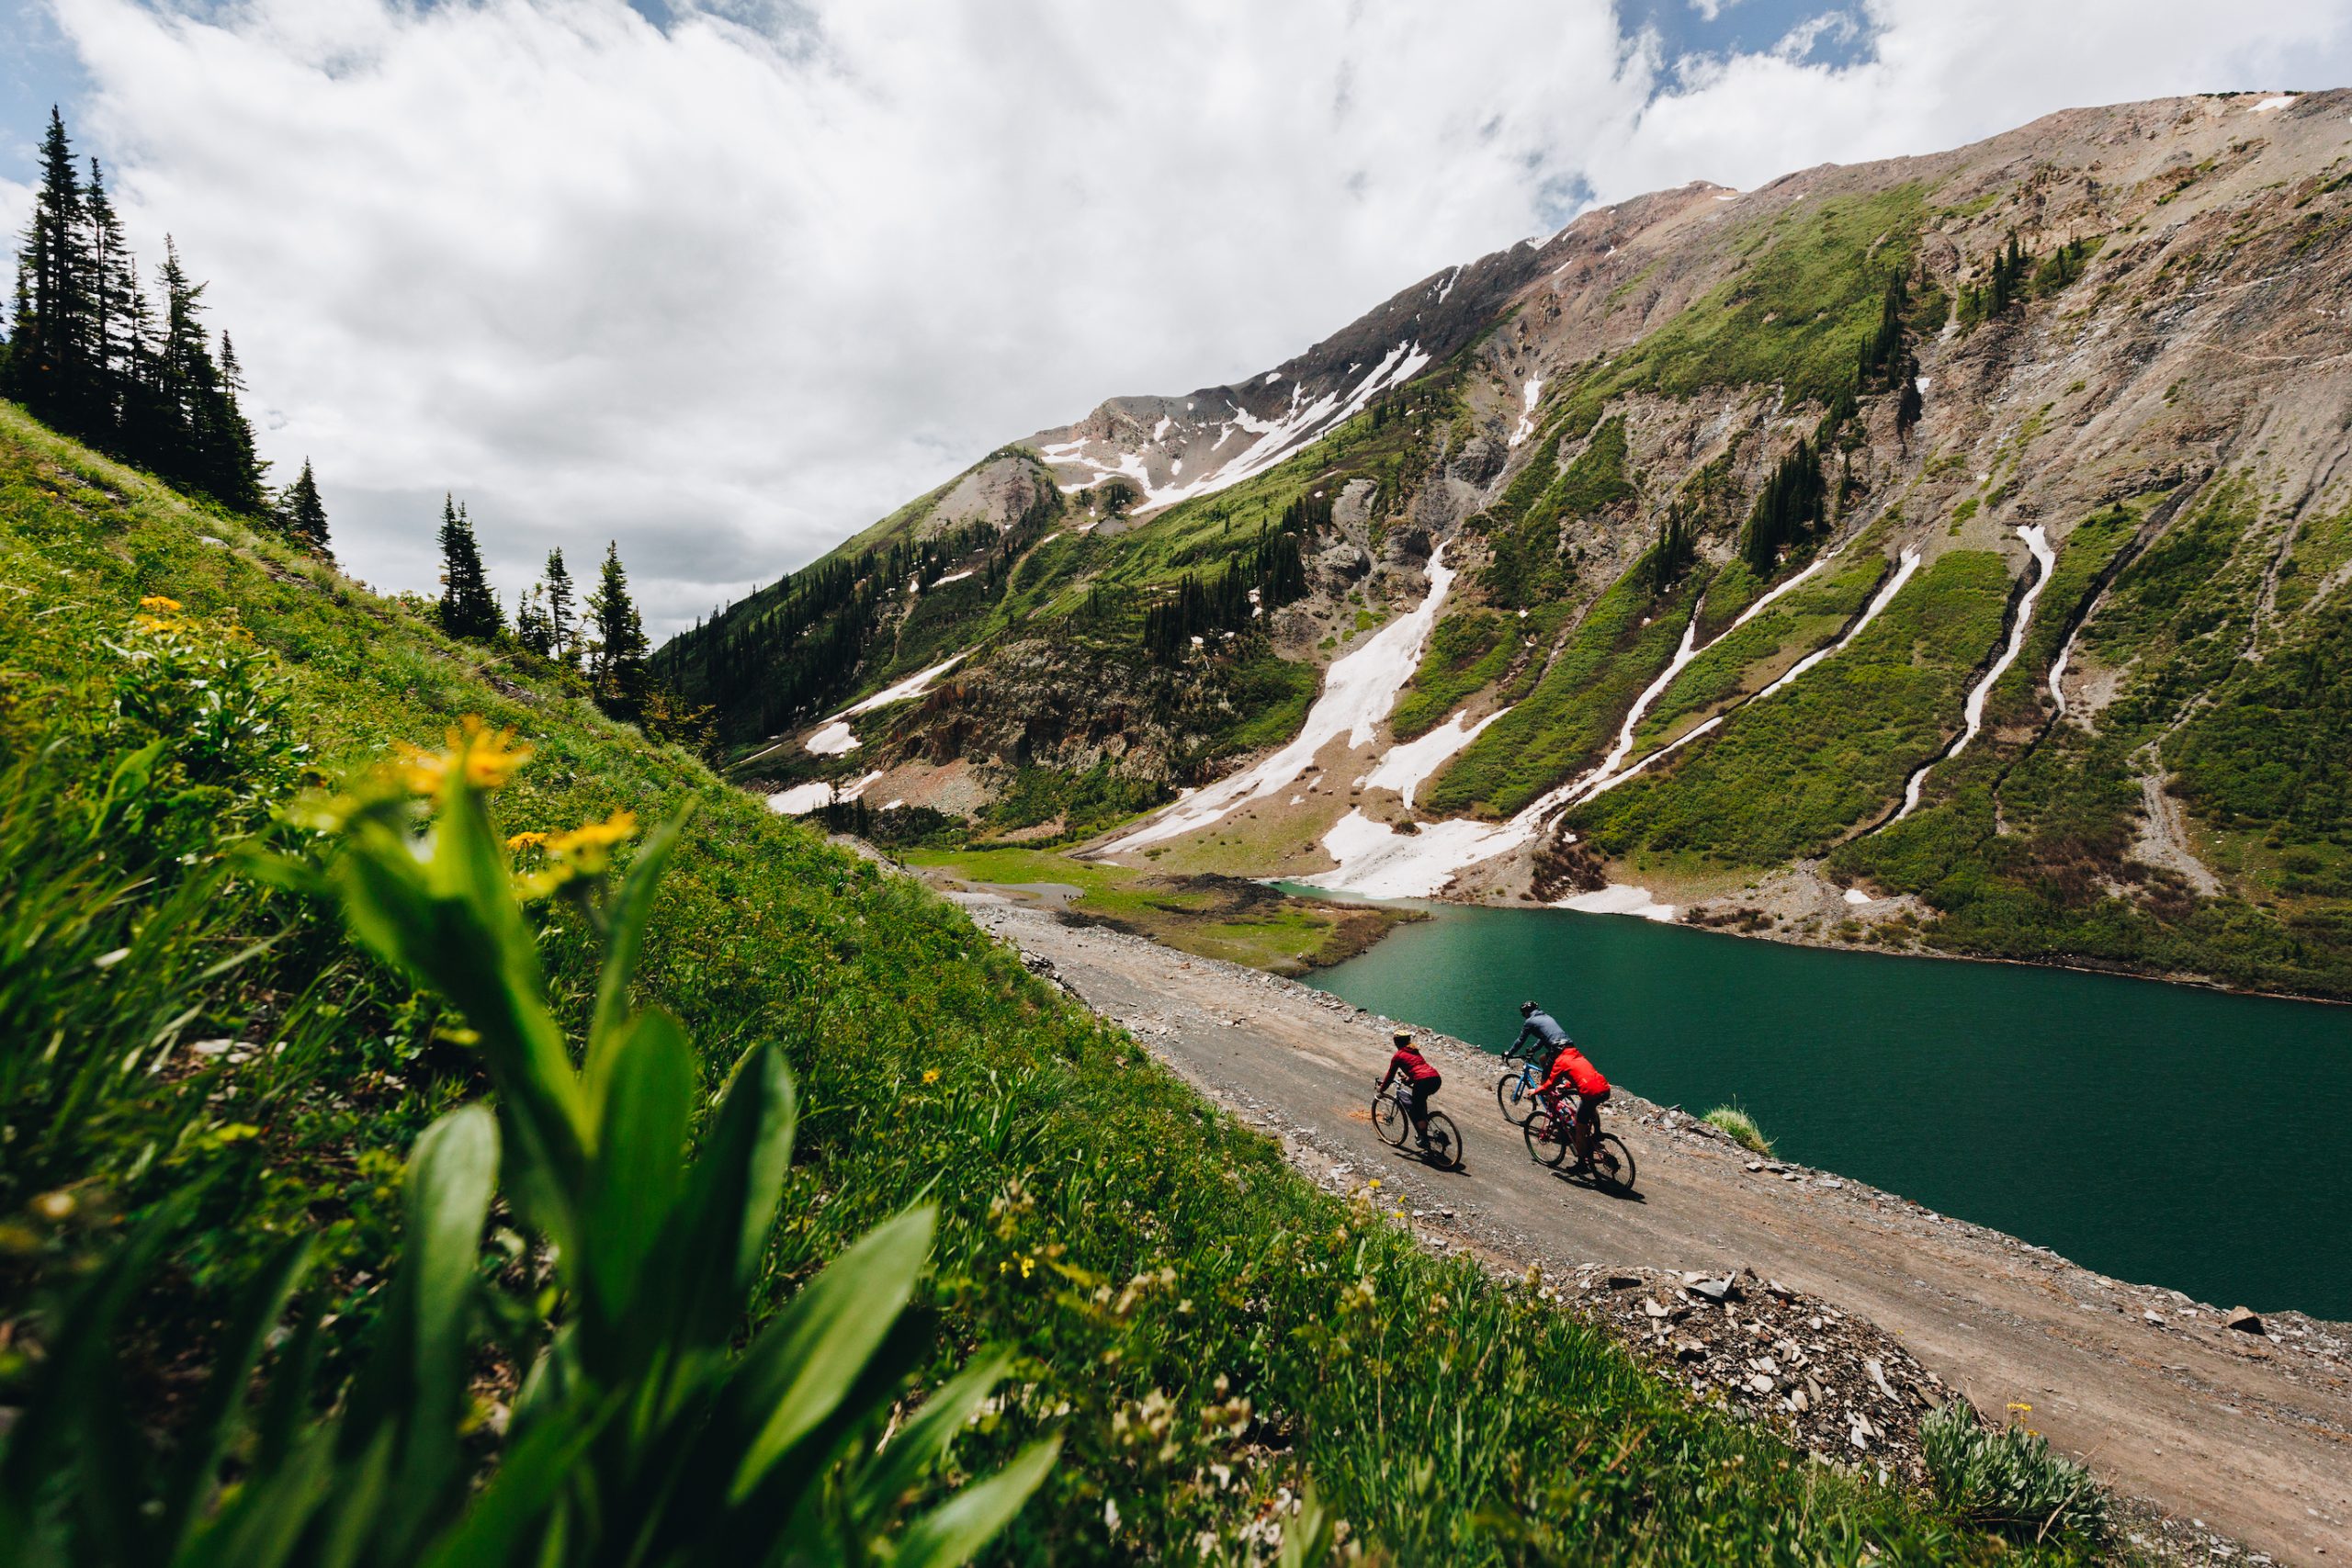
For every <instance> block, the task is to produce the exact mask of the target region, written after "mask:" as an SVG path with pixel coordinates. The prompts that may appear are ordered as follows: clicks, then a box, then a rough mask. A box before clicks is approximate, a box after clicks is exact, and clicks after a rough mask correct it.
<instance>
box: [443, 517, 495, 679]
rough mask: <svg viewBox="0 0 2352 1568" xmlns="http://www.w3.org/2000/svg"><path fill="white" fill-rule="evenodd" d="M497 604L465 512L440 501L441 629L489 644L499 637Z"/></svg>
mask: <svg viewBox="0 0 2352 1568" xmlns="http://www.w3.org/2000/svg"><path fill="white" fill-rule="evenodd" d="M498 628H499V614H498V601H497V600H496V599H494V598H492V596H491V592H490V579H489V576H488V575H487V574H486V573H484V572H483V570H482V566H481V547H479V546H477V545H476V544H475V543H474V525H473V522H472V520H471V519H469V517H467V515H466V509H465V508H464V507H463V506H460V505H458V503H457V502H456V501H455V500H454V499H452V498H451V497H449V496H446V495H445V496H443V497H442V498H441V629H442V630H443V631H445V632H447V633H448V634H449V635H450V636H451V637H469V638H471V639H472V640H474V641H476V642H488V641H489V640H490V639H491V638H492V637H496V636H497V635H498Z"/></svg>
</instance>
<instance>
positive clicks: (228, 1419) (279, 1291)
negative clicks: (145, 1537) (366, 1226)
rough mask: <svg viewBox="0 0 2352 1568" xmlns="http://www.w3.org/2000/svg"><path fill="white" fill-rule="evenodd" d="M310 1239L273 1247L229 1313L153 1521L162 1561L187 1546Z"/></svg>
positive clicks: (304, 1263) (304, 1261) (306, 1261)
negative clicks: (198, 1511)
mask: <svg viewBox="0 0 2352 1568" xmlns="http://www.w3.org/2000/svg"><path fill="white" fill-rule="evenodd" d="M310 1261H311V1238H310V1237H309V1236H307V1235H305V1236H296V1237H294V1238H293V1239H292V1240H290V1241H288V1242H287V1243H285V1244H284V1245H283V1246H281V1247H278V1249H277V1253H276V1254H275V1255H273V1256H272V1257H271V1258H270V1259H269V1261H268V1262H267V1263H266V1264H264V1265H263V1266H262V1269H261V1270H260V1272H259V1273H257V1274H255V1275H254V1279H253V1282H252V1283H251V1284H249V1285H248V1286H247V1287H246V1288H245V1291H244V1292H243V1295H242V1296H241V1297H240V1298H239V1300H238V1302H237V1305H236V1308H235V1310H234V1311H233V1312H232V1313H231V1314H230V1317H229V1331H228V1333H227V1334H226V1335H224V1336H223V1337H222V1338H221V1341H220V1350H221V1354H220V1358H219V1359H217V1360H216V1361H215V1362H214V1363H213V1367H212V1373H211V1376H210V1377H209V1378H208V1379H207V1380H206V1381H205V1385H204V1395H203V1397H202V1399H201V1400H199V1401H198V1404H197V1409H196V1414H195V1416H194V1417H193V1418H192V1419H191V1420H190V1421H189V1422H188V1424H187V1427H186V1428H185V1429H184V1430H183V1431H182V1432H181V1433H180V1438H179V1443H180V1451H179V1458H178V1461H177V1462H176V1463H175V1465H174V1466H173V1468H172V1474H171V1479H170V1481H169V1482H168V1483H166V1485H165V1486H164V1496H163V1499H162V1502H163V1511H162V1514H161V1516H160V1517H159V1518H158V1519H157V1521H156V1540H157V1543H158V1545H159V1547H160V1548H161V1554H162V1555H164V1556H167V1557H168V1556H174V1555H176V1554H177V1553H178V1551H179V1550H180V1548H181V1546H182V1545H183V1544H184V1543H185V1542H186V1541H187V1536H188V1531H189V1529H190V1527H191V1526H192V1525H193V1524H194V1522H195V1519H196V1517H197V1509H198V1506H199V1505H201V1504H202V1503H203V1501H204V1498H205V1495H206V1494H207V1493H208V1492H209V1490H210V1489H211V1485H212V1480H213V1476H214V1474H215V1472H218V1471H219V1469H220V1456H221V1455H222V1454H223V1453H225V1452H226V1451H227V1450H228V1447H229V1443H230V1441H231V1439H232V1438H234V1436H235V1435H236V1430H237V1426H238V1421H237V1416H238V1412H239V1411H240V1410H241V1409H242V1408H243V1404H244V1398H245V1389H246V1386H247V1385H248V1384H249V1383H251V1382H252V1381H253V1374H254V1366H255V1365H256V1364H257V1363H259V1361H260V1360H261V1353H262V1350H263V1348H264V1347H265V1346H266V1345H267V1343H268V1341H269V1331H270V1330H271V1329H272V1328H273V1327H275V1326H276V1325H277V1319H278V1316H279V1314H282V1313H283V1312H284V1311H285V1309H286V1299H287V1298H288V1296H290V1295H291V1294H293V1292H294V1286H295V1284H296V1282H297V1281H298V1280H300V1279H301V1277H302V1272H303V1270H304V1269H307V1268H308V1267H309V1266H310Z"/></svg>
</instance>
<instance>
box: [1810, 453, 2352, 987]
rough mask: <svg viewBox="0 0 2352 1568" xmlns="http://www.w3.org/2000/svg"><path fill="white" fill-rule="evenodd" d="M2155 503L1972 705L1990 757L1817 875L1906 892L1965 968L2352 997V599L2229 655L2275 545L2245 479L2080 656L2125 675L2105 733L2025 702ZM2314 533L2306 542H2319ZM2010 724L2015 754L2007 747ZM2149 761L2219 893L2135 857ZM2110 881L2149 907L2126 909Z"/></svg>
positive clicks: (2104, 536) (2099, 539)
mask: <svg viewBox="0 0 2352 1568" xmlns="http://www.w3.org/2000/svg"><path fill="white" fill-rule="evenodd" d="M2153 500H2154V498H2153V497H2144V498H2142V499H2141V500H2140V501H2139V502H2132V503H2128V504H2126V505H2124V506H2121V507H2118V508H2114V509H2111V510H2109V511H2108V512H2105V513H2100V514H2098V515H2097V516H2094V517H2092V518H2088V519H2086V520H2085V521H2083V522H2081V523H2079V524H2077V525H2075V528H2074V529H2073V530H2072V531H2071V532H2070V533H2069V535H2068V536H2067V537H2066V539H2065V540H2064V544H2063V545H2062V547H2061V548H2060V550H2059V555H2058V564H2057V568H2056V570H2055V572H2054V574H2053V576H2052V581H2051V585H2050V588H2049V589H2048V590H2047V591H2046V592H2045V593H2044V594H2043V596H2042V601H2041V604H2040V605H2038V606H2037V607H2036V611H2035V615H2034V622H2033V625H2032V626H2030V627H2029V628H2028V634H2027V641H2026V647H2025V651H2024V654H2023V656H2022V657H2020V658H2019V660H2018V665H2017V667H2016V668H2014V669H2013V670H2011V671H2010V672H2009V673H2008V674H2007V675H2006V676H2004V677H2003V679H2002V681H2001V683H2000V685H1999V686H1998V687H1996V689H1995V691H1994V692H1993V694H1992V695H1991V697H1990V699H1989V701H1988V702H1987V704H1986V709H1985V711H1986V717H1987V721H1988V734H1987V737H1986V740H1985V744H1984V745H1983V746H1981V747H1980V748H1978V749H1976V750H1972V751H1971V752H1970V753H1968V754H1967V755H1964V756H1963V757H1962V758H1961V759H1960V760H1959V761H1957V762H1956V763H1952V764H1948V765H1946V766H1945V767H1942V768H1939V769H1938V770H1937V773H1936V774H1935V776H1934V777H1933V778H1932V780H1931V783H1930V785H1929V788H1928V793H1927V795H1926V797H1925V801H1924V804H1923V806H1922V807H1921V809H1920V810H1919V811H1918V812H1917V813H1915V814H1914V815H1913V816H1912V817H1911V818H1909V819H1908V820H1906V821H1904V822H1902V823H1899V824H1895V825H1894V826H1891V827H1889V828H1887V829H1883V830H1882V831H1880V832H1877V833H1873V834H1871V836H1870V837H1868V838H1866V839H1862V840H1857V841H1855V842H1853V843H1849V844H1847V845H1845V846H1843V847H1842V848H1840V849H1839V850H1838V852H1836V854H1835V855H1834V856H1833V857H1832V858H1831V861H1830V865H1831V869H1832V870H1833V871H1834V872H1835V873H1837V874H1839V875H1841V876H1847V877H1858V878H1867V879H1868V880H1870V881H1871V882H1872V883H1873V884H1875V885H1877V886H1882V887H1885V888H1888V889H1890V890H1893V891H1897V892H1906V893H1916V894H1918V895H1920V896H1921V897H1924V898H1926V899H1927V900H1928V902H1929V903H1930V904H1932V905H1933V906H1934V908H1936V909H1937V910H1938V911H1939V916H1938V918H1937V919H1934V920H1933V921H1931V922H1930V923H1929V924H1928V926H1926V927H1925V928H1924V935H1925V936H1926V938H1927V939H1928V941H1929V942H1933V943H1934V944H1936V945H1938V946H1942V947H1946V948H1950V949H1952V950H1955V951H1959V952H1963V953H1986V954H1992V955H1996V956H2000V957H2006V958H2023V959H2034V960H2039V961H2042V962H2050V961H2057V962H2064V963H2073V964H2107V965H2119V966H2125V967H2130V968H2133V969H2138V970H2143V971H2146V970H2154V971H2156V972H2159V973H2170V974H2189V975H2205V976H2212V977H2214V978H2216V979H2220V980H2222V981H2225V982H2227V983H2229V984H2232V985H2238V986H2246V987H2261V988H2266V989H2277V990H2290V991H2296V992H2302V993H2307V994H2313V995H2319V996H2333V997H2352V803H2347V802H2346V798H2345V795H2344V793H2343V779H2344V776H2345V775H2344V765H2343V763H2344V758H2345V757H2346V755H2347V748H2348V747H2352V741H2348V740H2347V739H2346V738H2347V734H2352V731H2348V730H2347V728H2346V727H2347V723H2352V712H2347V705H2346V691H2347V686H2346V679H2345V675H2344V670H2345V665H2344V662H2343V661H2344V659H2345V657H2346V648H2347V646H2352V602H2347V601H2346V599H2345V598H2344V597H2343V595H2342V594H2341V593H2340V592H2339V593H2338V594H2336V595H2335V597H2333V598H2332V599H2330V600H2328V601H2325V602H2323V603H2321V604H2317V605H2315V606H2312V607H2311V608H2309V609H2308V610H2307V611H2305V612H2304V613H2303V614H2301V615H2299V616H2298V617H2297V618H2296V619H2295V620H2293V621H2290V622H2289V623H2287V625H2286V630H2285V631H2284V632H2283V633H2282V634H2281V640H2280V641H2279V642H2278V645H2277V646H2275V647H2271V648H2267V649H2266V650H2265V653H2264V657H2263V659H2262V660H2261V662H2259V663H2255V662H2251V661H2245V660H2241V658H2240V654H2241V653H2242V651H2243V650H2244V649H2245V645H2246V638H2247V630H2246V628H2247V624H2248V620H2249V618H2250V616H2251V615H2252V614H2253V608H2254V604H2255V603H2256V597H2257V594H2258V592H2259V588H2260V583H2261V578H2262V569H2263V562H2264V560H2265V559H2266V558H2267V552H2268V551H2269V549H2270V545H2269V544H2267V542H2266V541H2265V540H2264V538H2263V537H2262V536H2261V535H2260V533H2259V532H2258V531H2256V530H2255V529H2254V527H2253V525H2254V524H2255V522H2256V496H2255V494H2254V492H2253V491H2252V490H2251V488H2250V487H2249V486H2248V485H2246V484H2245V483H2244V482H2243V481H2241V480H2237V479H2222V480H2219V481H2217V482H2215V483H2214V484H2213V485H2211V487H2210V488H2209V490H2208V491H2207V492H2206V493H2205V494H2203V495H2201V496H2199V497H2196V498H2194V499H2193V500H2192V501H2191V502H2189V503H2188V505H2187V506H2185V507H2184V509H2183V512H2182V514H2181V515H2180V516H2179V518H2178V519H2177V520H2176V521H2175V522H2173V523H2172V524H2171V525H2170V526H2169V527H2168V528H2166V529H2165V531H2164V532H2163V533H2161V534H2160V535H2159V536H2157V537H2156V538H2155V540H2154V542H2153V543H2152V544H2150V545H2149V546H2148V547H2147V548H2146V549H2145V550H2143V552H2142V553H2140V554H2139V555H2138V556H2136V557H2133V558H2130V559H2129V560H2128V561H2127V562H2126V564H2124V565H2123V566H2122V568H2121V570H2119V571H2116V572H2115V573H2114V577H2113V584H2112V587H2111V588H2109V590H2108V591H2107V592H2106V595H2105V597H2104V598H2103V599H2101V600H2100V602H2099V604H2098V609H2097V611H2096V614H2095V615H2093V617H2092V619H2091V620H2090V622H2089V623H2088V625H2087V626H2086V627H2085V628H2084V631H2083V635H2082V637H2081V638H2080V642H2079V645H2078V647H2079V649H2080V652H2079V653H2078V657H2079V658H2081V659H2083V660H2093V661H2097V663H2098V664H2099V665H2101V666H2104V667H2105V668H2106V669H2108V670H2109V671H2113V672H2114V673H2115V676H2116V679H2117V680H2118V681H2119V682H2120V684H2119V689H2118V691H2117V694H2116V697H2115V700H2114V701H2113V702H2112V703H2111V704H2110V705H2108V706H2107V707H2106V708H2105V709H2103V710H2102V711H2101V712H2100V713H2099V715H2098V722H2097V727H2096V728H2095V729H2085V728H2081V727H2078V726H2076V725H2074V724H2058V725H2052V726H2048V727H2046V728H2045V727H2044V724H2043V716H2042V712H2041V706H2040V702H2041V699H2040V697H2039V695H2038V687H2039V684H2040V682H2042V681H2044V680H2046V678H2047V673H2048V670H2049V666H2050V661H2051V660H2052V658H2054V657H2055V655H2056V651H2057V649H2058V646H2059V642H2060V639H2061V636H2062V633H2063V631H2064V627H2065V626H2067V625H2068V624H2069V623H2070V622H2071V621H2072V620H2074V619H2075V616H2076V615H2077V614H2078V612H2079V610H2080V608H2081V606H2082V604H2084V602H2085V601H2086V599H2087V598H2088V597H2089V596H2090V595H2091V594H2092V593H2093V592H2095V591H2096V590H2097V586H2098V581H2099V579H2100V577H2101V575H2102V574H2103V573H2104V572H2106V571H2107V570H2109V567H2110V566H2111V564H2112V563H2113V562H2114V561H2116V560H2117V559H2118V558H2120V555H2121V552H2123V551H2124V550H2125V548H2126V547H2127V546H2128V544H2129V541H2130V540H2131V537H2132V536H2133V535H2134V533H2135V531H2136V530H2138V529H2139V528H2140V527H2141V526H2142V525H2143V524H2142V520H2143V516H2144V514H2145V513H2147V511H2148V507H2149V504H2150V502H2153ZM2328 527H2329V525H2328V524H2327V523H2326V522H2325V521H2324V520H2323V521H2322V522H2321V523H2320V524H2319V525H2317V527H2316V528H2315V529H2314V530H2313V531H2314V533H2316V534H2317V536H2319V538H2320V541H2321V543H2320V546H2319V547H2320V548H2323V549H2324V548H2326V547H2328V539H2327V531H2328ZM2309 543H2310V538H2309V536H2307V537H2306V538H2305V539H2302V540H2299V541H2297V547H2304V546H2307V545H2308V544H2309ZM2286 581H2291V580H2282V596H2283V588H2284V584H2285V582H2286ZM2004 726H2008V727H2012V728H2011V729H2010V733H2011V734H2013V735H2023V736H2026V737H2028V739H2023V740H2017V739H2003V727H2004ZM2159 767H2162V768H2164V769H2167V770H2170V771H2172V772H2173V773H2176V774H2177V783H2176V784H2175V788H2176V790H2177V793H2178V794H2179V795H2180V796H2181V797H2182V799H2183V800H2184V802H2185V803H2186V804H2187V806H2188V810H2189V812H2190V814H2191V815H2190V821H2191V823H2192V837H2193V840H2194V842H2193V848H2194V850H2195V852H2197V853H2198V854H2199V856H2200V857H2201V858H2203V859H2204V860H2205V861H2206V863H2208V864H2209V865H2211V867H2212V868H2213V869H2214V870H2216V871H2217V872H2219V873H2221V874H2222V875H2223V877H2224V878H2225V879H2226V882H2227V890H2226V891H2225V892H2223V893H2222V895H2221V896H2219V897H2201V896H2199V895H2198V894H2197V893H2196V892H2195V890H2194V889H2193V888H2192V887H2190V886H2188V884H2187V883H2186V881H2185V880H2184V879H2183V878H2182V877H2180V876H2179V875H2178V874H2176V873H2173V872H2171V871H2168V870H2166V869H2165V868H2162V867H2157V866H2151V865H2146V864H2143V863H2139V862H2138V861H2137V859H2136V858H2135V857H2134V852H2133V838H2134V830H2135V824H2136V821H2137V819H2138V818H2139V817H2140V815H2141V813H2142V810H2143V796H2142V790H2141V783H2140V781H2141V778H2142V777H2143V775H2145V774H2148V773H2150V772H2151V771H2152V770H2154V769H2157V768H2159ZM2119 879H2120V880H2125V881H2128V882H2130V883H2131V884H2132V885H2133V886H2135V887H2136V888H2137V890H2138V894H2139V896H2138V897H2120V896H2119V887H2118V883H2119Z"/></svg>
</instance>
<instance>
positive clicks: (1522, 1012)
mask: <svg viewBox="0 0 2352 1568" xmlns="http://www.w3.org/2000/svg"><path fill="white" fill-rule="evenodd" d="M1534 1010H1535V1004H1534V1003H1533V1002H1521V1003H1520V1004H1519V1016H1520V1017H1521V1018H1525V1017H1526V1016H1527V1015H1528V1014H1529V1013H1532V1012H1533V1011H1534Z"/></svg>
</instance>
